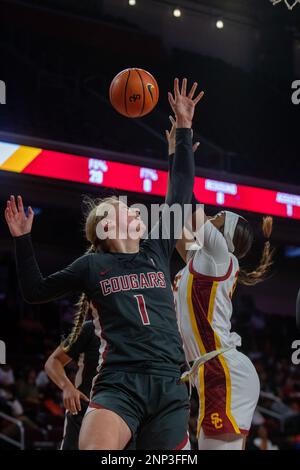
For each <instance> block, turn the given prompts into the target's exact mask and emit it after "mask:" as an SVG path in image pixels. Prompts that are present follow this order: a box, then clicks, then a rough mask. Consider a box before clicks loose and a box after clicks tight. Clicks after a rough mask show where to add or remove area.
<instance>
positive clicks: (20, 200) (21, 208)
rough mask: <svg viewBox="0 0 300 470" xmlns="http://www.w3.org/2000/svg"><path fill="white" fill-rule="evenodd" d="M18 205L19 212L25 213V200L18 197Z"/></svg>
mask: <svg viewBox="0 0 300 470" xmlns="http://www.w3.org/2000/svg"><path fill="white" fill-rule="evenodd" d="M17 203H18V211H19V212H24V206H23V200H22V197H21V196H18V198H17Z"/></svg>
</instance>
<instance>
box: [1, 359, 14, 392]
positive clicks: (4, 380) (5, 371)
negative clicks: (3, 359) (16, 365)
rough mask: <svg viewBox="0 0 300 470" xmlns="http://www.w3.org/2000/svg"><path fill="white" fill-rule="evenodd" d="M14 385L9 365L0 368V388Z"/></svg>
mask: <svg viewBox="0 0 300 470" xmlns="http://www.w3.org/2000/svg"><path fill="white" fill-rule="evenodd" d="M14 383H15V375H14V371H13V370H12V368H11V366H10V365H9V364H5V365H1V366H0V387H1V385H13V384H14Z"/></svg>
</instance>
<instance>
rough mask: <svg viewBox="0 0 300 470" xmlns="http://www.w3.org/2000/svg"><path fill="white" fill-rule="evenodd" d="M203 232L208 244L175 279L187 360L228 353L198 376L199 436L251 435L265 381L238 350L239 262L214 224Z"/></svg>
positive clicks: (214, 359) (198, 249) (210, 362)
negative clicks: (234, 321)
mask: <svg viewBox="0 0 300 470" xmlns="http://www.w3.org/2000/svg"><path fill="white" fill-rule="evenodd" d="M200 236H202V238H203V240H201V241H202V242H203V245H202V246H200V245H199V241H200V240H199V234H198V235H197V240H198V244H197V245H195V246H194V247H193V248H194V250H193V251H192V250H190V251H189V256H188V258H189V259H188V262H187V265H186V267H185V268H184V269H183V270H182V271H180V272H179V273H178V274H177V276H176V278H175V285H174V297H175V305H176V311H177V319H178V326H179V330H180V333H181V336H182V339H183V345H184V350H185V355H186V359H187V361H188V362H193V361H195V359H197V358H201V357H202V356H203V355H205V354H207V353H212V354H211V355H210V356H214V353H213V352H212V351H218V350H221V349H222V351H223V352H220V353H219V354H218V355H215V356H214V357H212V358H210V359H209V360H206V362H204V363H203V364H202V366H199V368H198V369H197V372H196V375H195V377H194V384H195V386H196V388H197V391H198V397H199V419H198V426H197V436H198V437H199V436H200V437H199V439H200V441H201V436H202V434H200V432H201V430H202V431H203V433H204V435H205V436H206V437H213V438H214V437H216V436H218V435H223V434H224V433H230V434H232V433H234V434H238V435H240V434H247V433H248V431H249V429H250V426H251V420H252V416H253V413H254V410H255V407H256V404H257V401H258V397H259V380H258V376H257V373H256V370H255V368H254V366H253V364H252V363H251V361H250V360H249V359H248V358H247V357H246V356H244V354H242V353H241V352H239V351H237V350H236V349H235V347H236V346H239V345H240V344H241V338H240V337H239V336H238V335H237V334H236V333H231V315H232V303H231V298H232V295H233V292H234V289H235V286H236V283H237V276H238V271H239V264H238V260H237V258H236V257H235V256H234V255H233V254H232V253H229V251H228V247H227V243H226V240H225V238H224V237H223V235H222V234H221V232H219V231H218V230H217V229H216V228H215V227H214V226H213V225H212V224H211V223H210V222H206V224H205V225H204V226H203V228H202V233H201V234H200ZM223 348H225V349H223ZM226 349H227V351H226ZM207 357H208V356H207ZM195 364H197V362H195ZM201 442H202V441H201ZM201 442H200V444H201ZM200 448H201V445H200Z"/></svg>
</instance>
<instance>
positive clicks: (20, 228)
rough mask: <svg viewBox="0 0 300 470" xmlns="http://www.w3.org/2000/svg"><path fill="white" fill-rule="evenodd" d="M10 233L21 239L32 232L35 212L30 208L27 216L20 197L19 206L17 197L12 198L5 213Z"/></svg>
mask: <svg viewBox="0 0 300 470" xmlns="http://www.w3.org/2000/svg"><path fill="white" fill-rule="evenodd" d="M4 215H5V220H6V222H7V225H8V228H9V231H10V233H11V235H12V236H13V237H20V236H21V235H25V234H26V233H30V232H31V227H32V222H33V217H34V212H33V210H32V208H31V207H30V206H29V207H28V215H26V214H25V211H24V206H23V201H22V197H21V196H18V198H17V204H16V200H15V196H10V199H9V200H8V201H7V205H6V209H5V212H4Z"/></svg>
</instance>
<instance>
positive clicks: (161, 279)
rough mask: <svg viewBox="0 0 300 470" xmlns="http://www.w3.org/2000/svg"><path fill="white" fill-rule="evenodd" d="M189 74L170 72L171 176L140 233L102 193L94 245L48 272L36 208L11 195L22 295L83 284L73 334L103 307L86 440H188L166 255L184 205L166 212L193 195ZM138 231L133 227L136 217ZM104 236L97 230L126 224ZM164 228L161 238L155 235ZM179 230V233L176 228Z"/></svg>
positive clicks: (93, 223)
mask: <svg viewBox="0 0 300 470" xmlns="http://www.w3.org/2000/svg"><path fill="white" fill-rule="evenodd" d="M186 88H187V80H186V79H184V80H183V82H182V87H181V90H180V89H179V81H178V79H175V81H174V96H173V95H172V94H171V93H169V102H170V105H171V108H172V110H173V112H174V114H175V116H176V120H177V126H178V128H177V130H176V151H175V155H174V162H173V168H172V175H171V176H172V177H171V178H170V184H169V188H168V194H167V196H166V205H165V207H164V208H163V210H162V212H161V214H160V217H159V221H158V222H157V224H156V225H155V226H154V227H153V229H152V230H151V232H150V234H149V235H148V238H147V239H145V240H143V241H142V242H141V237H142V236H143V233H144V230H145V228H144V225H143V223H142V220H141V218H140V215H139V213H138V212H137V211H134V210H132V209H129V208H128V207H127V206H126V205H125V204H124V203H122V202H120V201H118V200H117V199H116V198H115V199H113V200H111V199H110V200H102V201H100V202H98V204H97V205H95V207H94V208H93V209H92V210H91V211H90V213H89V215H88V217H87V220H86V237H87V239H88V241H89V242H90V244H91V246H90V249H89V253H87V254H85V255H84V256H82V257H81V258H79V259H77V260H76V261H74V262H73V263H72V264H71V265H70V266H68V267H67V268H65V269H63V270H62V271H59V272H57V273H55V274H52V275H50V276H48V277H46V278H44V277H43V276H42V275H41V273H40V270H39V267H38V264H37V261H36V258H35V255H34V251H33V247H32V244H31V239H30V232H31V226H32V221H33V211H32V209H31V208H29V211H28V216H26V215H25V212H24V208H23V202H22V198H21V197H18V201H17V204H16V201H15V199H14V197H13V196H11V198H10V200H9V201H8V202H7V208H6V211H5V217H6V221H7V223H8V226H9V229H10V232H11V234H12V236H13V237H14V242H15V250H16V260H17V271H18V278H19V281H20V285H21V290H22V293H23V296H24V298H25V300H27V301H29V302H32V303H42V302H49V301H51V300H54V299H56V298H59V297H62V296H64V295H66V294H68V293H71V292H72V293H74V292H79V293H80V292H83V293H84V294H83V296H82V297H81V304H82V308H81V309H80V310H79V312H78V314H77V316H76V319H75V325H74V330H73V336H72V341H74V340H75V339H76V338H77V336H78V334H79V331H80V328H81V326H82V323H83V321H84V318H85V312H86V305H88V303H89V302H90V301H91V302H92V303H93V306H94V308H95V310H96V311H97V319H96V321H97V322H98V326H97V328H98V329H99V335H100V339H101V348H100V368H99V374H98V376H97V378H96V380H95V382H94V386H93V390H92V397H91V402H90V405H89V408H88V410H87V413H86V415H85V418H84V420H83V423H82V427H81V432H80V439H79V447H80V449H91V450H92V449H95V450H106V449H109V450H118V449H124V448H125V447H126V445H127V444H128V442H129V441H130V440H131V439H134V441H135V442H136V448H137V449H183V448H188V444H189V443H188V436H187V429H188V417H189V399H188V393H187V389H186V386H185V385H184V384H182V383H181V382H180V380H179V379H180V369H181V366H182V365H183V364H184V361H185V359H184V353H183V348H182V341H181V338H180V335H179V332H178V327H177V322H176V315H175V310H174V300H173V293H172V287H171V281H170V272H169V260H170V257H171V254H172V251H173V249H174V247H175V244H176V237H175V234H178V233H181V231H182V228H183V226H184V223H185V220H186V217H188V213H187V212H186V211H185V212H183V214H184V215H183V216H182V217H173V218H172V221H171V224H168V223H167V221H168V220H169V213H170V211H169V207H170V206H172V205H173V204H177V205H179V206H181V208H183V206H184V205H185V204H189V203H190V201H191V196H192V191H193V184H194V155H193V150H192V133H191V128H192V119H193V116H194V110H195V106H196V104H197V103H198V102H199V101H200V99H201V98H202V96H203V92H201V93H199V95H198V96H197V97H196V98H194V94H195V91H196V88H197V83H194V85H193V86H192V88H191V90H190V92H189V93H188V94H187V91H186ZM133 225H134V230H133V231H132V226H133ZM124 230H126V237H118V236H115V237H109V238H107V239H104V240H103V239H102V236H101V237H99V233H101V234H102V233H104V232H107V233H111V232H113V231H115V232H118V233H119V232H120V231H121V232H122V233H123V232H124ZM157 233H160V237H156V236H154V234H155V235H157ZM179 236H180V235H179Z"/></svg>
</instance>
